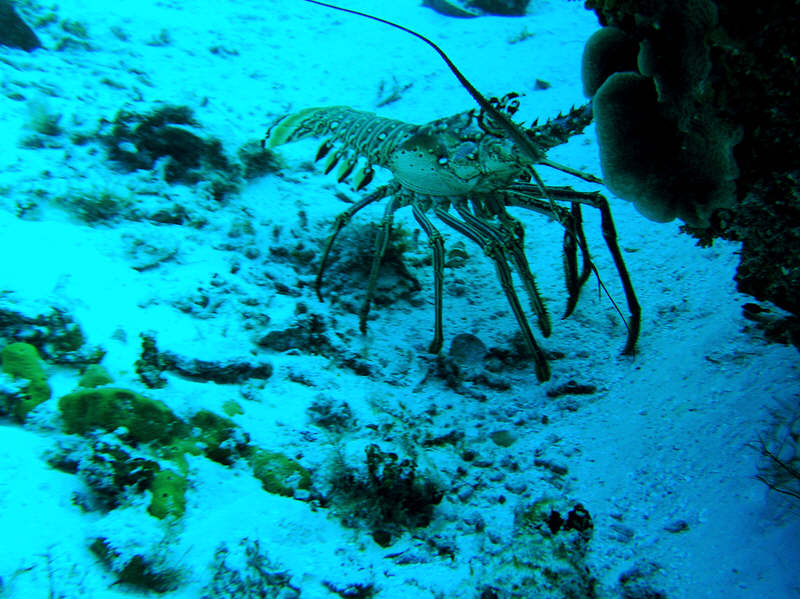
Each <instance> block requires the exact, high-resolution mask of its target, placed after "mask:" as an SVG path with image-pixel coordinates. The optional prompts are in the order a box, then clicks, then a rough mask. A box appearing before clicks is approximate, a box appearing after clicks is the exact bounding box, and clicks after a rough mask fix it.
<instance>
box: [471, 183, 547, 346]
mask: <svg viewBox="0 0 800 599" xmlns="http://www.w3.org/2000/svg"><path fill="white" fill-rule="evenodd" d="M486 204H487V205H491V211H492V213H494V215H496V216H497V219H498V221H499V223H500V226H499V227H498V228H496V229H494V228H492V227H490V225H489V221H488V219H486V218H482V219H481V220H482V222H483V223H484V225H486V226H487V227H489V228H492V230H494V231H495V236H496V237H497V238H498V239H499V241H500V243H501V244H502V246H503V248H505V249H506V250H508V251H509V253H510V255H511V259H512V261H513V263H514V267H515V268H516V270H517V274H518V275H519V278H520V279H521V280H522V285H523V287H524V288H525V292H526V293H527V295H528V300H529V301H530V305H531V310H533V312H534V313H535V314H536V319H537V324H538V325H539V330H540V331H542V335H544V336H545V337H549V336H550V332H551V326H550V314H549V313H548V312H547V308H546V307H545V305H544V301H542V296H541V295H540V294H539V288H538V287H537V286H536V279H535V277H534V276H533V273H532V272H531V267H530V265H529V264H528V258H527V257H526V256H525V229H524V228H523V227H522V223H520V222H519V221H518V220H517V219H515V218H514V217H513V216H511V215H510V214H509V213H508V212H506V209H505V206H504V205H502V204H500V203H499V202H497V200H496V199H494V198H492V201H491V203H490V202H486ZM475 206H476V204H475V203H473V209H475ZM456 209H457V210H458V211H459V213H461V211H462V210H463V209H464V208H462V209H459V204H456ZM475 212H476V215H475V216H477V217H478V218H481V215H480V214H477V212H478V211H477V210H475ZM461 216H462V218H464V214H461Z"/></svg>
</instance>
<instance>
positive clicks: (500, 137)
mask: <svg viewBox="0 0 800 599" xmlns="http://www.w3.org/2000/svg"><path fill="white" fill-rule="evenodd" d="M306 1H307V2H311V3H312V4H318V5H321V6H326V7H328V8H333V9H336V10H340V11H343V12H348V13H352V14H356V15H359V16H362V17H366V18H369V19H373V20H376V21H379V22H382V23H385V24H387V25H390V26H392V27H395V28H397V29H400V30H402V31H406V32H407V33H410V34H411V35H414V36H416V37H417V38H420V39H421V40H423V41H424V42H425V43H427V44H428V45H430V46H431V47H432V48H433V49H434V50H436V51H437V52H438V53H439V55H440V56H441V57H442V58H443V60H444V61H445V62H446V63H447V66H448V67H449V68H450V70H451V71H452V72H453V74H454V75H455V76H456V77H457V78H458V80H459V82H460V83H461V84H462V85H463V86H464V88H465V89H466V90H467V91H468V92H469V93H470V94H471V95H472V97H473V98H474V99H475V100H476V102H477V103H478V105H479V106H480V110H479V111H476V110H475V109H472V110H469V111H466V112H462V113H459V114H456V115H454V116H450V117H445V118H442V119H438V120H435V121H433V122H431V123H428V124H426V125H412V124H407V123H404V122H402V121H397V120H393V119H388V118H384V117H380V116H377V115H375V114H372V113H368V112H362V111H359V110H354V109H351V108H349V107H346V106H332V107H323V108H307V109H304V110H301V111H300V112H297V113H294V114H290V115H287V116H284V117H282V118H281V119H279V120H278V121H277V122H276V123H275V124H273V126H272V127H271V128H270V130H269V131H268V132H267V136H266V138H265V139H264V145H265V146H268V147H275V146H278V145H281V144H284V143H288V142H292V141H296V140H300V139H303V138H307V137H323V138H324V141H323V142H322V145H321V146H320V148H319V150H318V152H317V156H316V158H317V160H319V159H321V158H323V157H325V156H327V157H328V159H327V162H326V166H325V173H326V174H327V173H329V172H330V171H331V170H333V168H334V167H335V166H336V165H337V164H339V165H340V168H339V170H338V180H339V181H340V182H342V181H345V180H347V179H348V178H349V177H350V175H351V174H352V173H353V171H354V170H355V169H356V166H357V165H358V163H359V162H363V163H364V164H363V166H362V168H361V169H359V170H358V172H357V173H356V174H355V175H354V179H353V185H354V187H355V188H356V189H357V190H361V189H363V188H364V187H366V186H367V185H368V184H369V183H370V181H371V180H372V177H373V175H374V167H375V166H376V165H377V166H380V167H384V168H387V169H389V171H391V173H392V175H393V179H392V180H391V181H390V182H389V183H387V184H385V185H381V186H380V187H378V188H376V189H375V190H374V191H372V192H371V193H369V194H368V195H366V196H364V197H363V198H362V199H361V200H360V201H358V202H356V203H355V204H353V205H352V206H351V207H350V208H348V209H347V210H346V211H345V212H343V213H341V214H340V215H339V216H337V217H336V220H335V222H334V224H333V230H332V233H331V234H330V236H329V237H328V240H327V243H326V245H325V249H324V252H323V255H322V259H321V261H320V267H319V271H318V274H317V278H316V290H317V295H318V296H319V298H320V300H321V299H322V294H321V291H320V289H321V285H322V278H323V274H324V271H325V267H326V264H327V261H328V256H329V253H330V250H331V248H332V246H333V243H334V241H335V240H336V237H337V235H338V233H339V232H340V231H341V230H342V228H343V227H344V226H345V225H346V224H347V222H348V221H349V220H350V219H351V218H352V217H353V216H354V215H355V214H356V213H357V212H359V211H360V210H362V209H363V208H364V207H366V206H368V205H370V204H373V203H375V202H378V201H379V200H382V199H384V198H387V197H388V198H389V200H388V202H387V204H386V208H385V210H384V215H383V219H382V221H381V225H380V228H379V230H378V234H377V239H376V243H375V253H374V256H373V260H372V265H371V269H370V275H369V280H368V283H367V291H366V295H365V297H364V300H363V303H362V305H361V310H360V314H359V316H360V328H361V331H362V332H365V331H366V324H367V316H368V314H369V309H370V304H371V300H372V296H373V294H374V292H375V287H376V282H377V277H378V271H379V268H380V265H381V261H382V259H383V255H384V253H385V251H386V247H387V244H388V242H389V236H390V232H391V228H392V218H393V215H394V213H395V211H397V210H398V209H400V208H402V207H405V206H410V207H411V210H412V213H413V215H414V218H415V220H416V221H417V223H418V224H419V226H420V227H421V228H422V230H423V231H424V232H425V234H426V236H427V238H428V241H429V244H430V247H431V249H432V253H433V274H434V311H435V316H434V335H433V341H432V342H431V344H430V346H429V348H428V351H430V352H431V353H438V352H439V351H440V350H441V348H442V343H443V339H444V337H443V333H442V286H443V280H444V274H443V273H444V241H443V238H442V235H441V233H440V232H439V231H438V230H437V229H436V227H435V226H434V225H433V223H432V222H431V220H430V219H429V218H428V215H427V213H429V212H432V213H433V214H435V215H436V217H438V219H439V220H441V221H442V222H443V223H445V224H446V225H448V226H449V227H451V228H452V229H454V230H455V231H457V232H459V233H461V234H463V235H464V236H466V237H468V238H469V239H471V240H472V241H474V242H475V243H476V244H478V246H480V247H481V248H482V249H483V251H484V252H485V253H486V255H487V256H488V257H489V258H490V259H491V260H492V261H493V263H494V266H495V270H496V272H497V276H498V278H499V281H500V285H501V287H502V289H503V292H504V293H505V295H506V298H507V300H508V303H509V305H510V307H511V310H512V311H513V313H514V316H515V318H516V320H517V324H518V325H519V328H520V330H521V331H522V336H523V339H524V341H525V344H526V346H527V348H528V350H529V351H530V353H531V355H532V356H533V359H534V363H535V368H536V376H537V378H538V379H539V380H540V381H546V380H548V379H549V378H550V368H549V365H548V362H547V358H546V356H545V353H544V352H543V351H542V349H541V348H540V347H539V345H538V344H537V343H536V340H535V338H534V336H533V333H532V332H531V328H530V325H529V324H528V319H527V317H526V316H525V312H524V310H523V308H522V304H521V302H520V300H519V297H518V296H517V293H516V291H515V289H514V284H513V280H512V267H513V269H514V270H515V271H516V273H517V275H518V276H519V278H520V280H521V282H522V285H523V288H524V289H525V292H526V294H527V296H528V298H529V301H530V307H531V309H532V310H533V312H534V313H535V314H536V317H537V323H538V325H539V328H540V330H541V331H542V334H543V335H544V336H545V337H547V336H548V335H549V334H550V330H551V325H550V319H549V316H548V313H547V310H546V308H545V306H544V303H543V301H542V298H541V296H540V294H539V291H538V289H537V287H536V282H535V280H534V277H533V274H532V273H531V270H530V266H529V265H528V260H527V258H526V256H525V251H524V233H525V232H524V229H523V227H522V224H521V223H520V222H519V221H518V220H517V219H515V218H514V217H513V216H511V215H510V214H509V213H508V211H507V210H506V208H508V207H518V208H523V209H527V210H531V211H534V212H538V213H540V214H544V215H547V216H550V217H552V218H555V219H556V220H557V221H558V222H559V223H560V224H561V225H562V226H563V227H564V230H565V235H564V243H563V245H564V264H565V274H566V284H567V292H568V300H567V307H566V310H565V313H564V317H565V318H566V317H567V316H569V315H570V314H571V313H572V311H573V309H574V308H575V305H576V303H577V301H578V295H579V293H580V290H581V287H582V286H583V284H584V283H585V282H586V280H587V279H588V278H589V275H590V274H591V272H592V271H595V272H596V269H595V267H594V265H593V264H592V261H591V257H590V255H589V252H588V249H587V246H586V239H585V235H584V232H583V226H582V215H581V205H582V204H588V205H590V206H594V207H595V208H597V209H598V210H600V214H601V223H602V224H601V226H602V231H603V237H604V239H605V242H606V245H607V246H608V248H609V251H610V253H611V256H612V258H613V260H614V264H615V266H616V269H617V272H618V274H619V277H620V280H621V283H622V286H623V289H624V292H625V297H626V300H627V304H628V309H629V311H630V317H629V319H628V321H627V323H626V324H627V327H628V336H627V341H626V344H625V348H624V350H623V353H624V354H632V353H633V352H634V350H635V346H636V340H637V338H638V334H639V324H640V308H639V303H638V301H637V299H636V294H635V292H634V290H633V285H632V284H631V281H630V277H629V275H628V271H627V268H626V266H625V263H624V261H623V259H622V254H621V253H620V250H619V246H618V245H617V239H616V230H615V227H614V222H613V220H612V217H611V211H610V209H609V206H608V201H607V200H606V199H605V198H604V197H603V196H602V195H601V194H600V193H598V192H580V191H575V190H573V189H571V188H568V187H552V186H547V185H545V184H544V182H543V181H542V179H541V178H540V177H539V175H538V173H537V172H536V170H535V169H534V165H535V164H543V165H546V166H550V167H552V168H556V169H558V170H561V171H564V172H567V173H570V174H572V175H574V176H576V177H580V178H582V179H584V180H588V181H592V182H595V183H602V181H600V179H598V178H596V177H594V176H592V175H588V174H585V173H581V172H580V171H577V170H574V169H571V168H569V167H566V166H564V165H560V164H557V163H555V162H553V161H551V160H549V159H547V158H546V156H545V152H546V151H547V150H549V149H550V148H551V147H553V146H555V145H559V144H562V143H565V142H566V141H567V140H568V139H569V137H570V136H571V135H573V134H575V133H577V132H579V131H581V130H583V128H584V127H585V126H586V125H587V124H588V123H589V122H590V121H591V108H590V107H589V106H585V107H582V108H580V109H573V110H572V111H570V112H569V113H568V114H567V115H565V116H560V117H559V118H558V119H554V120H550V121H548V122H546V123H544V124H543V125H539V126H534V127H532V128H530V129H525V128H523V127H522V126H520V125H517V124H516V123H514V122H513V121H512V120H511V116H512V115H513V114H514V112H515V111H516V109H517V107H518V102H519V100H518V98H517V96H516V95H515V94H509V95H507V96H506V97H504V98H503V99H502V100H498V99H496V98H492V99H486V98H485V97H484V96H483V95H482V94H481V93H480V92H479V91H478V90H477V89H476V88H475V87H474V86H473V85H472V84H471V83H470V82H469V81H468V80H467V79H466V78H465V77H464V75H463V74H462V73H461V72H460V71H459V70H458V68H456V66H455V65H454V64H453V63H452V62H451V61H450V59H449V58H448V57H447V55H446V54H445V53H444V52H443V51H442V50H441V49H440V48H439V47H438V46H437V45H436V44H434V43H433V42H432V41H430V40H429V39H427V38H426V37H424V36H422V35H420V34H418V33H417V32H415V31H413V30H411V29H407V28H405V27H403V26H401V25H398V24H396V23H392V22H391V21H386V20H384V19H380V18H378V17H374V16H372V15H368V14H365V13H361V12H358V11H354V10H350V9H346V8H341V7H338V6H334V5H331V4H326V3H324V2H318V1H317V0H306ZM531 181H532V182H531ZM556 201H564V202H569V203H570V208H569V209H568V208H566V207H564V206H561V205H559V204H557V203H556ZM451 209H452V210H454V211H455V214H454V213H453V212H452V211H451ZM578 248H580V250H581V255H582V268H581V271H580V272H579V271H578V259H577V250H578ZM601 285H602V283H601Z"/></svg>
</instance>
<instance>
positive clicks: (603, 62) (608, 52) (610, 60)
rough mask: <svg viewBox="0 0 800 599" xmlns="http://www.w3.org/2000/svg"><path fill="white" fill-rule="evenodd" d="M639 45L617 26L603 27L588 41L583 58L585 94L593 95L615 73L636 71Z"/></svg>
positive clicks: (587, 95) (582, 68) (582, 74)
mask: <svg viewBox="0 0 800 599" xmlns="http://www.w3.org/2000/svg"><path fill="white" fill-rule="evenodd" d="M638 53H639V44H638V43H637V42H636V40H635V39H634V38H633V37H631V36H630V35H628V34H627V33H625V32H624V31H622V30H621V29H617V28H616V27H603V28H602V29H598V30H597V31H595V32H594V33H593V34H592V36H591V37H590V38H589V39H588V40H587V41H586V45H585V46H584V47H583V56H582V57H581V79H582V80H583V93H584V95H585V96H586V97H587V98H590V97H592V96H593V95H594V94H595V93H596V92H597V90H598V89H599V88H600V86H601V85H603V82H604V81H605V80H606V79H608V78H609V77H610V76H611V75H613V74H614V73H623V72H625V71H635V70H636V63H637V55H638Z"/></svg>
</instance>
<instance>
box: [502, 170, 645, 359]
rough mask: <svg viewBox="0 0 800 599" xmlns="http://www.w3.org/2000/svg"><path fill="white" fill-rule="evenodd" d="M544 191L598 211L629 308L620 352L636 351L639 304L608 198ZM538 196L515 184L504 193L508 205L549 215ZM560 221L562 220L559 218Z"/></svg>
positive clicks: (555, 189)
mask: <svg viewBox="0 0 800 599" xmlns="http://www.w3.org/2000/svg"><path fill="white" fill-rule="evenodd" d="M547 193H548V196H549V198H551V199H560V200H565V201H569V202H573V204H575V203H577V204H587V205H589V206H593V207H595V208H597V209H598V210H599V211H600V222H601V225H600V226H601V229H602V231H603V239H604V240H605V242H606V246H608V251H609V253H610V254H611V258H612V259H613V260H614V266H615V267H616V269H617V274H618V275H619V279H620V282H621V283H622V289H623V291H624V292H625V300H626V301H627V304H628V310H629V311H630V317H629V320H628V322H627V323H626V325H627V327H628V338H627V341H626V342H625V348H624V349H623V350H622V353H623V354H625V355H629V354H634V353H635V352H636V341H637V340H638V338H639V328H640V326H641V312H642V310H641V307H640V306H639V300H638V299H637V298H636V292H635V291H634V290H633V284H632V283H631V278H630V275H629V274H628V268H627V267H626V266H625V261H624V260H623V258H622V252H621V251H620V249H619V244H618V242H617V229H616V227H615V226H614V219H613V218H612V216H611V209H610V208H609V206H608V200H607V199H606V198H605V197H604V196H603V195H602V194H600V193H598V192H596V191H575V190H574V189H569V188H567V187H548V188H547ZM542 196H543V194H542V191H541V190H540V189H539V187H538V186H537V185H532V184H530V183H515V184H514V186H513V187H512V192H511V193H508V194H506V203H507V205H510V206H519V207H520V208H527V209H529V210H533V211H535V212H540V213H543V214H550V215H552V206H551V205H550V203H549V201H544V200H540V199H538V198H542ZM561 222H564V221H563V220H562V221H561ZM578 241H579V242H580V243H581V245H583V246H585V245H586V242H585V240H584V239H583V236H582V235H581V234H579V236H578ZM589 268H591V269H592V270H594V265H592V264H591V262H589ZM601 285H602V283H601ZM612 301H613V300H612ZM615 306H616V305H615Z"/></svg>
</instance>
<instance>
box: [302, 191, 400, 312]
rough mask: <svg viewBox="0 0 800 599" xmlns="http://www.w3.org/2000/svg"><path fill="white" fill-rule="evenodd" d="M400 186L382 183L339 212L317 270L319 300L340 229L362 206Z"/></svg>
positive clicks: (315, 288) (315, 286) (373, 201)
mask: <svg viewBox="0 0 800 599" xmlns="http://www.w3.org/2000/svg"><path fill="white" fill-rule="evenodd" d="M399 188H400V186H399V185H397V184H388V185H381V186H380V187H378V188H377V189H376V190H375V191H373V192H372V193H371V194H369V195H367V196H364V197H363V198H361V199H360V200H359V201H358V202H356V203H355V204H353V205H352V206H350V207H349V208H348V209H347V210H345V211H344V212H342V213H341V214H339V215H338V216H337V217H336V219H335V220H334V221H333V227H332V230H331V233H330V235H329V236H328V239H327V241H326V242H325V249H324V250H323V252H322V258H321V259H320V262H319V270H318V271H317V278H316V279H314V290H315V291H316V292H317V297H318V298H319V301H323V299H322V277H323V275H324V274H325V267H326V266H327V264H328V255H329V254H330V252H331V248H332V247H333V243H334V242H335V241H336V236H337V235H339V231H341V230H342V229H343V228H344V226H345V225H346V224H347V223H348V222H350V219H351V218H353V216H354V215H355V214H356V213H357V212H358V211H359V210H361V209H362V208H365V207H366V206H369V205H370V204H374V203H375V202H377V201H379V200H382V199H383V198H385V197H386V196H387V195H391V194H393V193H395V192H397V190H398V189H399Z"/></svg>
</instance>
